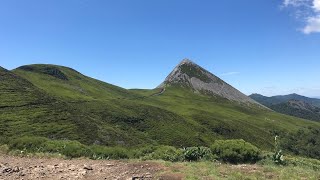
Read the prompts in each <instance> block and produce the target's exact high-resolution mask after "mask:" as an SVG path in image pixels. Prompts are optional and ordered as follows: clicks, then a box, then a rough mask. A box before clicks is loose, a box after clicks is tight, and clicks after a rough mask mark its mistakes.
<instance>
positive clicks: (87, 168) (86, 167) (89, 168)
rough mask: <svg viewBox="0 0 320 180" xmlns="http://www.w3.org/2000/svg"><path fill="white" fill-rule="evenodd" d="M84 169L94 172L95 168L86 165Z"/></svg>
mask: <svg viewBox="0 0 320 180" xmlns="http://www.w3.org/2000/svg"><path fill="white" fill-rule="evenodd" d="M83 169H85V170H89V171H92V170H93V168H92V167H91V166H89V165H84V167H83Z"/></svg>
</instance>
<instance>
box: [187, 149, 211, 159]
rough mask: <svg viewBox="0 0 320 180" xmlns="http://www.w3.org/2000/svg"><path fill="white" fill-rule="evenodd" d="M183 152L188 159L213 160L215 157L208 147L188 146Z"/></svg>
mask: <svg viewBox="0 0 320 180" xmlns="http://www.w3.org/2000/svg"><path fill="white" fill-rule="evenodd" d="M183 154H184V159H185V160H186V161H198V160H212V159H214V158H215V157H214V156H213V154H212V151H211V150H210V148H207V147H188V148H186V149H185V150H184V153H183Z"/></svg>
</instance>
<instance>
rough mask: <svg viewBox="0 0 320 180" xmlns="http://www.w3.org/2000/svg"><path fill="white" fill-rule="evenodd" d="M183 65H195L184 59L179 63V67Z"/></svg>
mask: <svg viewBox="0 0 320 180" xmlns="http://www.w3.org/2000/svg"><path fill="white" fill-rule="evenodd" d="M183 64H195V63H194V62H192V61H191V60H190V59H188V58H185V59H183V60H182V61H181V62H180V63H179V65H183Z"/></svg>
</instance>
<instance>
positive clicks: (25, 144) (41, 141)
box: [9, 137, 48, 152]
mask: <svg viewBox="0 0 320 180" xmlns="http://www.w3.org/2000/svg"><path fill="white" fill-rule="evenodd" d="M47 141H48V139H47V138H44V137H20V138H17V139H14V140H12V141H11V142H9V148H10V150H12V149H19V150H22V151H28V152H41V151H43V147H44V146H45V143H46V142H47Z"/></svg>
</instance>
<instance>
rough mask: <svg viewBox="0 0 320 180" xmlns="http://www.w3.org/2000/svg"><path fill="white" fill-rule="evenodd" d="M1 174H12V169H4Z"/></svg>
mask: <svg viewBox="0 0 320 180" xmlns="http://www.w3.org/2000/svg"><path fill="white" fill-rule="evenodd" d="M2 172H3V173H10V172H12V169H11V168H5V169H4V170H3V171H2Z"/></svg>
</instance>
